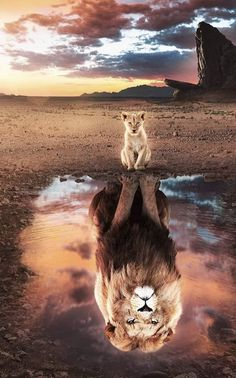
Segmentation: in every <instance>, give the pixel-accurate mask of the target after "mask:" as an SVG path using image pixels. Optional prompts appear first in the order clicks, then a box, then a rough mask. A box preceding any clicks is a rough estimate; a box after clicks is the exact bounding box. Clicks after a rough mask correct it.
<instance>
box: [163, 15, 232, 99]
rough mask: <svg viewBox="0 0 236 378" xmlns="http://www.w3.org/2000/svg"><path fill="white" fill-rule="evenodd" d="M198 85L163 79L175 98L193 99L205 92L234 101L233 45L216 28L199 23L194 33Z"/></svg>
mask: <svg viewBox="0 0 236 378" xmlns="http://www.w3.org/2000/svg"><path fill="white" fill-rule="evenodd" d="M195 39H196V51H197V60H198V78H199V82H198V84H191V83H185V82H181V81H176V80H171V79H165V83H166V84H167V85H169V86H170V87H173V88H175V89H176V90H177V91H176V92H175V96H176V98H178V99H181V98H183V99H185V98H187V99H188V98H197V97H201V96H202V95H206V94H208V93H211V94H212V93H215V94H217V95H219V93H221V95H226V96H227V95H230V96H231V97H232V95H233V96H235V98H236V46H234V45H233V43H232V42H231V41H229V40H228V39H227V38H226V37H225V36H224V35H223V34H222V33H220V32H219V30H218V29H217V28H214V27H213V26H211V25H209V24H207V23H206V22H200V23H199V25H198V29H197V31H196V36H195Z"/></svg>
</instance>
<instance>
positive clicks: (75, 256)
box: [21, 176, 236, 367]
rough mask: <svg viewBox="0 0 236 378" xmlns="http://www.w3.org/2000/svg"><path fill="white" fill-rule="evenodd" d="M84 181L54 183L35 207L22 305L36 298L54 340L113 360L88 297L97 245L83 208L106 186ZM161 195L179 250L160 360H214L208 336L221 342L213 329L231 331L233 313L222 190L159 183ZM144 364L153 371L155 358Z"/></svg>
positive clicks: (27, 237) (184, 180)
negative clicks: (179, 290)
mask: <svg viewBox="0 0 236 378" xmlns="http://www.w3.org/2000/svg"><path fill="white" fill-rule="evenodd" d="M83 180H84V182H80V183H76V182H75V181H74V178H73V177H72V178H68V179H67V181H64V182H61V181H60V179H59V178H56V179H54V181H53V182H52V184H51V185H50V186H49V187H48V188H47V189H45V190H43V191H42V192H41V193H40V195H39V197H38V199H37V200H36V201H35V208H36V211H35V217H34V221H33V223H32V225H31V226H30V227H28V228H27V229H26V230H24V231H23V233H22V237H21V240H22V245H23V248H24V251H25V253H24V257H23V260H24V262H25V263H26V264H27V265H29V266H30V267H31V268H32V269H33V270H35V271H36V272H37V273H38V274H39V278H38V279H37V280H36V281H35V282H34V284H29V286H28V291H27V298H28V300H29V301H31V302H32V303H35V302H38V298H39V297H40V298H41V302H42V308H41V311H42V312H43V314H44V318H43V319H44V322H45V323H46V326H48V327H49V330H50V332H52V334H53V335H54V336H57V337H61V338H63V339H64V341H65V340H67V342H69V343H74V344H76V346H77V347H78V348H81V350H83V348H84V346H83V345H82V344H81V342H82V341H81V342H80V340H86V341H85V343H92V345H93V348H94V350H93V353H94V354H95V355H98V354H99V353H105V354H110V353H111V354H113V353H119V352H115V351H114V350H113V348H112V347H111V346H110V345H109V344H108V343H107V342H106V341H105V339H104V337H103V332H102V329H103V319H102V317H101V315H100V313H99V311H98V309H97V306H96V304H95V302H94V299H93V296H92V290H93V284H94V278H95V270H96V269H95V259H94V252H95V248H96V244H95V238H94V236H93V232H92V228H91V225H90V222H89V220H88V207H89V204H90V202H91V200H92V198H93V196H94V194H95V193H96V192H98V191H99V190H101V189H102V188H103V187H104V183H103V182H98V181H94V180H92V179H91V178H89V177H87V176H84V177H83ZM161 189H162V190H163V192H164V193H165V194H167V197H168V193H171V196H170V197H168V199H169V202H170V205H171V221H170V231H171V235H172V237H173V239H174V240H175V242H176V244H177V248H178V250H179V253H178V255H177V266H178V268H179V270H180V272H181V275H182V282H183V307H184V312H183V316H182V318H181V320H180V322H179V324H178V326H177V332H176V335H175V336H174V338H173V341H171V342H170V343H168V344H167V345H166V346H165V347H164V348H163V349H162V350H161V351H160V352H159V353H158V355H160V356H162V358H165V357H166V358H167V356H172V357H173V356H174V355H175V356H177V355H179V354H181V353H183V352H184V353H188V354H190V355H191V354H193V355H195V354H199V353H208V352H213V353H218V352H219V351H220V349H218V347H219V345H218V344H217V342H216V340H215V339H214V340H213V338H212V336H211V335H212V333H211V330H212V329H213V330H214V334H215V333H216V334H217V335H218V336H219V337H221V333H220V332H221V330H220V329H217V326H215V325H217V324H221V323H222V324H228V326H229V323H230V322H229V320H228V318H230V317H231V318H232V315H233V313H232V311H233V306H232V303H234V304H235V305H236V303H235V286H234V283H233V277H232V272H233V267H234V266H235V265H234V264H235V263H234V260H233V258H232V251H233V230H232V229H230V226H228V227H226V226H225V225H227V224H228V225H230V224H232V223H231V222H228V221H229V220H230V219H229V216H231V215H230V214H231V213H230V212H228V211H227V208H226V207H225V202H223V201H222V199H221V198H222V194H223V193H226V192H227V190H228V188H227V184H224V183H221V182H218V183H216V182H215V183H208V182H204V179H203V178H202V177H201V176H193V177H188V176H185V177H177V178H176V179H173V178H171V179H167V180H164V181H162V182H161ZM214 204H216V207H215V206H214ZM72 319H73V326H72V324H71V321H72ZM219 319H221V320H219ZM222 319H223V320H222ZM231 321H232V319H231ZM220 322H221V323H220ZM227 322H228V323H227ZM81 324H82V325H83V326H84V328H83V327H82V326H81ZM85 325H86V327H85ZM81 327H82V328H81ZM212 327H213V328H212ZM214 327H215V328H216V330H215V328H214ZM62 328H63V330H62ZM218 328H219V327H218ZM217 332H218V333H217ZM88 334H89V335H88ZM189 335H191V337H190V336H189ZM99 345H100V347H99V348H100V351H98V350H99V348H98V346H99ZM135 353H138V352H135ZM120 355H121V354H120V353H119V356H120ZM150 361H151V362H150V363H151V364H153V366H154V367H155V366H156V365H155V357H154V358H151V357H150Z"/></svg>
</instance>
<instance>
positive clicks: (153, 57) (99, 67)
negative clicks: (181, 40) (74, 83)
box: [69, 51, 192, 79]
mask: <svg viewBox="0 0 236 378" xmlns="http://www.w3.org/2000/svg"><path fill="white" fill-rule="evenodd" d="M191 57H192V53H191V52H183V53H180V52H178V51H166V52H154V53H133V52H130V53H127V54H124V55H121V56H118V57H110V56H97V58H96V67H94V68H90V69H86V68H84V67H81V69H78V70H74V71H73V72H71V73H70V74H69V76H71V77H76V76H85V77H86V76H95V77H103V76H105V75H106V76H111V77H125V78H134V77H137V78H150V79H151V78H156V77H158V76H165V75H172V74H174V73H176V72H177V71H179V70H181V65H182V63H183V62H186V60H188V59H191Z"/></svg>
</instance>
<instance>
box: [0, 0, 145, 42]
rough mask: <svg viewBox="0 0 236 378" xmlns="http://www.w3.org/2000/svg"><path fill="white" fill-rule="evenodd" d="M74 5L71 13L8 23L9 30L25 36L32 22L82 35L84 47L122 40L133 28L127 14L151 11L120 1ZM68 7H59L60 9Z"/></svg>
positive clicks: (92, 0)
mask: <svg viewBox="0 0 236 378" xmlns="http://www.w3.org/2000/svg"><path fill="white" fill-rule="evenodd" d="M70 3H71V4H72V5H71V10H70V12H69V13H67V14H64V15H62V14H49V15H43V14H38V13H33V14H29V15H26V16H22V17H20V18H19V19H18V20H17V21H14V22H11V23H6V24H5V31H6V32H7V33H11V34H22V33H23V34H25V33H26V32H27V28H26V26H25V23H26V22H32V23H34V24H37V25H39V26H44V27H47V28H50V29H54V30H55V31H56V32H57V33H58V34H65V35H70V36H71V35H73V36H79V37H80V40H81V42H83V41H84V45H85V44H87V45H89V44H92V45H94V44H95V45H97V44H96V42H95V41H96V40H97V39H100V38H109V39H113V40H118V39H120V38H121V30H122V29H126V28H130V27H131V19H130V18H129V17H126V15H128V14H133V13H143V12H145V11H147V10H150V7H149V6H148V5H145V4H139V3H134V4H119V3H118V2H117V1H116V0H87V1H83V0H78V1H76V2H70ZM64 5H65V4H58V7H60V6H64ZM79 44H80V43H79Z"/></svg>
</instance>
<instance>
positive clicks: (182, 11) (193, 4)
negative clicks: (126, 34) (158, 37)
mask: <svg viewBox="0 0 236 378" xmlns="http://www.w3.org/2000/svg"><path fill="white" fill-rule="evenodd" d="M151 5H152V7H151V9H150V11H146V12H145V14H144V15H143V16H142V17H140V18H139V20H138V21H137V24H136V27H137V28H139V29H146V30H163V29H167V28H170V27H171V26H176V25H179V24H183V23H187V24H189V23H191V22H192V21H193V19H194V18H195V17H196V16H197V15H198V13H199V10H200V9H212V10H213V11H214V9H215V8H219V12H218V15H220V14H221V13H222V16H221V17H222V18H224V14H225V13H226V12H227V10H234V9H235V0H190V1H184V2H178V1H168V2H167V1H160V0H153V1H151ZM221 11H222V12H221ZM209 15H210V11H209ZM219 17H220V16H219ZM227 18H228V17H227Z"/></svg>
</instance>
